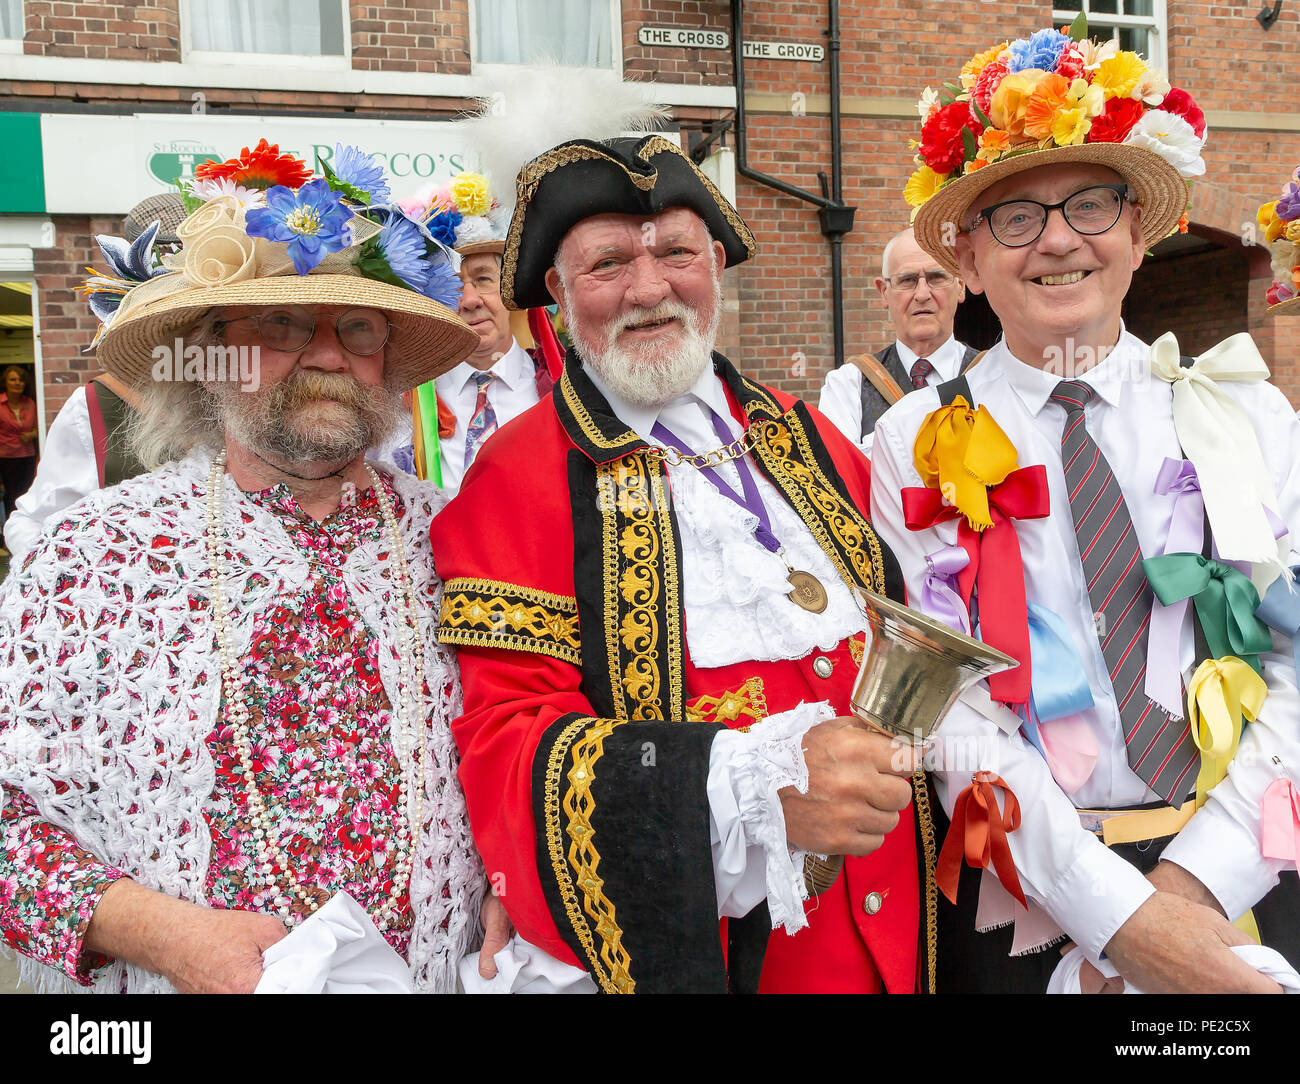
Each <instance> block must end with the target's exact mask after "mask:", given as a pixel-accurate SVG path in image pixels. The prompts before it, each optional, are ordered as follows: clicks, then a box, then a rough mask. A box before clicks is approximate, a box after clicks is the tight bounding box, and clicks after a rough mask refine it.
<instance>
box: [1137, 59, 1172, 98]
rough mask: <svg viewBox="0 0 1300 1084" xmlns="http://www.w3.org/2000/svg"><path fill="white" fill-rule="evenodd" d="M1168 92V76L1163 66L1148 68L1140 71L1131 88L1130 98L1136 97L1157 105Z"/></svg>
mask: <svg viewBox="0 0 1300 1084" xmlns="http://www.w3.org/2000/svg"><path fill="white" fill-rule="evenodd" d="M1168 93H1169V77H1168V76H1166V75H1165V70H1164V69H1163V68H1148V69H1147V70H1146V71H1144V72H1143V73H1142V76H1141V78H1139V79H1138V81H1137V86H1135V87H1134V88H1133V93H1132V94H1130V95H1129V97H1130V98H1136V99H1137V100H1138V101H1140V102H1144V103H1145V104H1146V105H1159V104H1160V103H1161V102H1163V101H1164V100H1165V95H1166V94H1168Z"/></svg>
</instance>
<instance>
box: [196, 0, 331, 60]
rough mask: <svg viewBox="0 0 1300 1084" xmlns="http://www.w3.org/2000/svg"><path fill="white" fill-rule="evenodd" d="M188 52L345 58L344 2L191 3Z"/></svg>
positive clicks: (230, 0) (217, 0)
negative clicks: (189, 50)
mask: <svg viewBox="0 0 1300 1084" xmlns="http://www.w3.org/2000/svg"><path fill="white" fill-rule="evenodd" d="M183 10H184V13H185V16H186V22H187V30H188V32H189V45H190V49H191V50H192V51H194V52H202V53H245V54H249V53H268V54H271V55H274V56H309V57H338V56H345V55H346V53H347V48H346V35H345V33H344V28H345V26H346V25H347V23H346V18H345V12H344V4H343V2H341V0H256V2H254V0H188V3H187V4H186V5H185V8H184V9H183Z"/></svg>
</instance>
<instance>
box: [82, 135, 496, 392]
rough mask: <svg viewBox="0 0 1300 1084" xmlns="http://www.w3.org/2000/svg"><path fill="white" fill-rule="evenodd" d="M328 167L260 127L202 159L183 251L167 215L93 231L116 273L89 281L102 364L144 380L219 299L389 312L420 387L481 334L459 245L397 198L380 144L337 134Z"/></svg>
mask: <svg viewBox="0 0 1300 1084" xmlns="http://www.w3.org/2000/svg"><path fill="white" fill-rule="evenodd" d="M320 165H321V171H322V174H323V175H322V176H319V177H317V176H315V175H313V173H312V170H311V169H310V168H309V167H308V166H307V164H306V163H305V162H303V161H301V160H299V159H297V158H294V157H293V156H291V155H287V154H281V153H280V151H279V147H278V146H277V145H274V144H271V145H268V144H267V142H266V140H265V139H263V140H262V141H261V142H260V143H259V144H258V145H257V147H255V148H254V149H253V150H251V151H250V150H249V149H248V148H247V147H245V148H244V150H243V151H242V152H241V153H240V155H239V157H238V158H232V159H230V160H229V161H226V162H205V163H203V164H202V165H200V166H199V167H198V168H197V169H196V170H195V171H194V173H195V179H194V181H193V183H192V185H191V188H190V192H189V193H188V194H187V195H186V202H187V206H188V207H189V210H190V213H189V214H188V216H187V217H186V218H185V219H184V220H183V221H182V222H181V223H180V224H179V226H177V227H176V234H177V236H178V237H179V239H180V241H181V242H182V247H181V249H180V251H179V252H177V253H175V254H173V255H169V256H166V257H164V258H163V259H162V260H161V261H158V260H157V259H156V258H155V256H154V252H153V246H154V242H155V240H156V238H157V233H158V224H157V223H155V224H154V225H152V226H150V227H149V228H148V229H146V230H145V231H144V232H143V233H142V234H140V236H139V237H137V238H136V239H135V240H134V241H132V242H130V243H128V242H127V241H125V240H122V239H119V238H113V237H100V238H97V240H98V242H99V245H100V248H101V250H102V251H103V253H104V256H105V258H106V259H107V260H108V261H109V265H110V268H111V271H112V273H111V274H107V275H98V274H97V275H94V276H93V277H92V278H90V279H88V280H87V281H86V282H85V283H84V284H83V286H82V287H81V288H82V289H83V290H84V291H85V292H86V294H87V295H88V296H89V300H90V306H91V309H92V310H93V311H94V313H95V315H96V316H97V317H99V319H100V322H101V325H102V326H101V328H100V332H99V334H98V335H97V336H96V354H97V356H98V359H99V363H100V365H102V366H103V368H104V369H105V370H107V371H108V372H110V373H112V374H113V375H115V376H117V377H120V378H121V379H122V380H124V381H126V382H127V383H128V384H142V383H144V382H146V381H147V380H148V379H149V377H150V374H151V372H152V369H153V366H154V364H155V361H156V358H155V356H154V355H155V351H156V350H157V349H158V348H159V347H171V346H172V345H173V343H174V342H175V341H176V339H178V338H179V337H181V336H183V335H184V333H185V332H186V331H187V330H188V329H189V328H191V327H192V326H193V325H194V324H195V323H196V322H197V321H198V320H200V319H201V318H202V317H203V316H204V314H206V313H207V312H208V311H209V310H210V309H213V308H215V307H218V306H221V307H225V306H258V307H267V306H280V305H347V306H356V307H359V308H361V307H364V308H375V309H380V310H382V311H383V312H384V313H385V315H387V317H388V319H389V322H390V323H391V325H392V334H391V336H390V338H389V341H388V344H387V347H386V372H387V374H388V376H389V378H390V379H391V380H392V381H393V383H394V384H395V385H400V386H401V387H402V388H403V389H405V388H411V387H415V386H416V385H418V384H421V383H423V382H424V381H427V380H432V379H433V378H434V377H435V376H438V375H439V374H440V373H444V372H446V371H447V370H448V369H450V368H452V367H453V366H454V365H456V364H457V362H459V361H460V360H461V359H462V358H464V357H466V356H468V355H469V353H470V352H471V351H472V350H473V349H474V347H475V345H476V344H477V343H478V336H477V335H476V334H475V333H474V331H473V329H471V328H470V327H469V325H467V324H466V323H465V322H464V321H462V320H461V319H460V318H459V317H458V316H457V315H456V314H455V311H454V310H455V308H456V306H457V305H458V303H459V298H460V279H459V276H458V275H457V269H456V266H455V265H456V257H455V255H454V253H452V252H451V250H450V249H449V248H448V247H447V246H445V245H444V244H442V243H441V242H439V241H438V240H436V239H435V238H434V237H433V236H432V235H431V234H430V233H429V231H428V230H427V229H426V228H425V227H424V226H423V225H421V224H420V223H419V222H417V221H415V220H413V219H412V218H411V217H409V216H408V215H407V214H406V213H405V212H403V211H402V210H401V208H400V207H398V206H396V205H394V204H393V203H392V202H391V200H392V197H391V194H390V192H389V189H388V184H387V182H386V181H385V179H384V175H383V171H382V170H381V169H380V168H379V167H378V166H377V165H375V164H374V162H373V161H372V159H371V157H370V155H368V154H365V153H363V152H362V151H359V150H357V149H356V148H354V147H344V146H342V145H339V146H336V147H335V149H334V154H333V155H332V157H331V160H330V161H321V163H320Z"/></svg>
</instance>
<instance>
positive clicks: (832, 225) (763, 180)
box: [731, 0, 857, 367]
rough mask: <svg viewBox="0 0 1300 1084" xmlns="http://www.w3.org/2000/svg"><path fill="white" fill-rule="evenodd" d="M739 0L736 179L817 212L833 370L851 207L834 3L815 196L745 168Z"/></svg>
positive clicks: (838, 359)
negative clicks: (827, 267)
mask: <svg viewBox="0 0 1300 1084" xmlns="http://www.w3.org/2000/svg"><path fill="white" fill-rule="evenodd" d="M743 6H744V3H743V0H732V5H731V62H732V65H733V68H734V70H735V84H736V123H735V135H736V169H737V171H738V172H739V173H740V175H741V176H742V177H747V178H749V179H750V180H751V181H754V182H756V183H758V184H761V185H764V186H765V187H767V188H771V189H774V190H775V191H777V192H781V193H784V194H785V195H787V196H793V197H794V198H795V199H801V200H804V201H805V202H806V203H811V204H813V205H814V206H816V207H817V219H818V222H819V223H820V224H821V231H822V235H823V236H824V237H825V238H826V240H827V242H828V243H829V244H830V250H831V323H832V329H833V333H834V349H835V365H836V367H839V366H840V365H843V364H844V291H843V286H844V268H843V262H842V244H843V239H844V235H845V234H846V233H848V232H849V231H851V230H852V229H853V214H854V212H855V211H856V210H857V208H856V207H848V206H845V204H844V200H843V195H844V192H843V181H842V170H841V165H842V154H843V151H842V148H841V145H840V20H839V2H838V0H829V11H828V13H827V14H828V21H829V24H830V25H829V27H828V28H827V30H826V31H825V35H826V38H827V42H828V46H827V49H828V52H829V54H830V62H831V180H830V186H829V191H828V190H827V182H826V174H825V172H824V171H821V170H819V171H818V173H817V178H818V180H819V181H820V182H821V189H822V190H821V192H820V193H816V192H808V191H805V190H804V189H802V188H797V187H795V186H794V185H792V184H786V182H785V181H782V180H778V179H777V178H776V177H771V176H769V175H768V174H766V173H762V172H760V171H759V170H756V169H752V168H751V167H750V166H749V163H748V160H747V156H746V152H745V135H746V133H745V57H744V34H743V30H742V8H743Z"/></svg>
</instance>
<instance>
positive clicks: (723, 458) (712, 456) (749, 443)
mask: <svg viewBox="0 0 1300 1084" xmlns="http://www.w3.org/2000/svg"><path fill="white" fill-rule="evenodd" d="M761 428H762V423H761V422H760V421H752V422H750V423H749V427H748V428H747V429H746V430H745V431H744V432H743V433H742V434H741V435H740V436H739V437H737V438H736V439H735V440H733V441H732V442H731V443H730V444H724V445H723V446H722V447H721V448H714V449H713V450H712V451H708V452H698V453H694V454H692V453H689V452H684V451H682V450H681V449H680V448H658V447H655V446H653V445H652V446H650V447H647V448H646V449H645V454H646V455H648V456H650V457H651V458H652V459H662V460H663V461H664V462H665V463H667V464H668V465H669V466H670V467H676V466H680V465H682V464H685V465H686V466H688V467H694V468H695V469H696V470H700V469H702V468H705V467H716V466H717V465H718V464H719V463H727V462H730V461H731V460H733V459H739V458H740V457H741V456H745V455H748V454H749V453H750V452H752V451H753V450H754V445H755V444H757V443H758V433H759V429H761Z"/></svg>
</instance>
